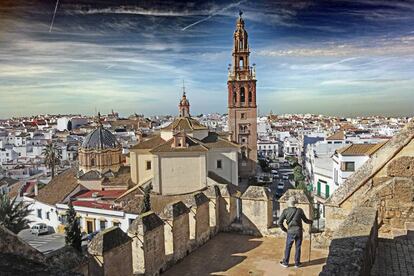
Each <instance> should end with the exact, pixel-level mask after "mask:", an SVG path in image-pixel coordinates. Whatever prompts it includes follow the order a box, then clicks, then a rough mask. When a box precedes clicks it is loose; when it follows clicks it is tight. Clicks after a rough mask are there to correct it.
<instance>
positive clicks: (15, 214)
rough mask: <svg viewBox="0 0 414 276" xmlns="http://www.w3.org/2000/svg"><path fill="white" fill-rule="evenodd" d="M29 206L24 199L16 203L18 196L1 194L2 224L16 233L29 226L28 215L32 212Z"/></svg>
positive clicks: (0, 211)
mask: <svg viewBox="0 0 414 276" xmlns="http://www.w3.org/2000/svg"><path fill="white" fill-rule="evenodd" d="M28 207H29V205H27V204H25V203H24V202H23V201H20V202H19V203H16V198H14V199H13V200H11V199H10V198H9V197H8V196H7V195H5V194H4V195H3V194H0V225H2V226H4V227H6V228H7V229H9V230H10V231H12V232H13V233H15V234H17V233H19V232H20V231H22V230H23V229H25V228H27V227H28V223H29V222H30V221H29V220H28V219H27V218H26V217H27V216H28V215H30V213H31V211H30V210H29V208H28Z"/></svg>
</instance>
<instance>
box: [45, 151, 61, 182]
mask: <svg viewBox="0 0 414 276" xmlns="http://www.w3.org/2000/svg"><path fill="white" fill-rule="evenodd" d="M42 155H43V157H44V158H45V165H46V166H47V167H48V168H49V169H51V170H52V178H53V177H55V167H56V165H58V164H59V163H60V159H61V158H62V154H61V152H60V150H59V148H58V147H57V146H56V144H53V143H49V144H47V145H46V147H45V148H44V149H43V150H42Z"/></svg>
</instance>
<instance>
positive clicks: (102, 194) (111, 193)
mask: <svg viewBox="0 0 414 276" xmlns="http://www.w3.org/2000/svg"><path fill="white" fill-rule="evenodd" d="M123 193H125V190H104V191H102V190H90V191H84V192H80V193H78V195H77V196H76V198H92V197H94V195H95V197H99V198H106V199H110V198H118V197H119V196H120V195H122V194H123Z"/></svg>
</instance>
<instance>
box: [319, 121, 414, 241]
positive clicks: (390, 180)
mask: <svg viewBox="0 0 414 276" xmlns="http://www.w3.org/2000/svg"><path fill="white" fill-rule="evenodd" d="M413 164H414V123H413V122H411V123H409V124H408V125H407V126H406V127H405V128H404V129H402V130H401V131H400V133H399V134H397V135H395V136H394V137H393V138H392V139H390V140H389V141H388V142H387V143H386V144H385V145H384V146H382V147H381V148H380V149H379V150H378V151H377V152H376V153H375V154H373V155H372V156H371V158H370V159H369V160H368V161H367V162H365V163H364V165H362V166H361V167H360V168H359V169H358V170H357V171H356V172H355V173H353V174H352V175H351V176H350V177H349V178H348V179H347V180H346V181H345V183H343V184H342V185H341V186H339V187H338V189H336V190H335V192H334V193H333V194H332V196H331V197H330V198H329V199H328V200H327V201H326V203H325V212H326V213H325V218H326V224H325V229H326V230H327V236H328V238H329V235H332V233H333V232H334V231H335V229H336V228H337V227H338V226H339V225H340V224H341V222H342V221H343V220H344V219H346V217H347V215H348V214H349V213H350V211H351V210H352V209H353V208H354V207H356V206H372V207H374V208H376V209H377V210H378V211H379V214H378V216H379V219H380V224H382V225H383V226H382V227H381V228H380V230H379V231H380V233H385V234H390V235H391V236H392V232H393V231H394V230H397V232H398V230H401V231H402V232H404V231H405V230H407V229H406V223H410V222H413V221H414V214H413V209H414V203H413V201H412V195H413V189H414V185H413V183H412V181H413V179H414V169H413ZM410 197H411V198H410Z"/></svg>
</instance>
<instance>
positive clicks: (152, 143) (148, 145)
mask: <svg viewBox="0 0 414 276" xmlns="http://www.w3.org/2000/svg"><path fill="white" fill-rule="evenodd" d="M163 143H165V140H164V139H162V138H161V136H159V135H157V136H154V137H152V138H150V139H148V140H145V141H142V142H140V143H138V144H136V145H135V146H133V147H131V149H153V148H155V147H157V146H159V145H161V144H163Z"/></svg>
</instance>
